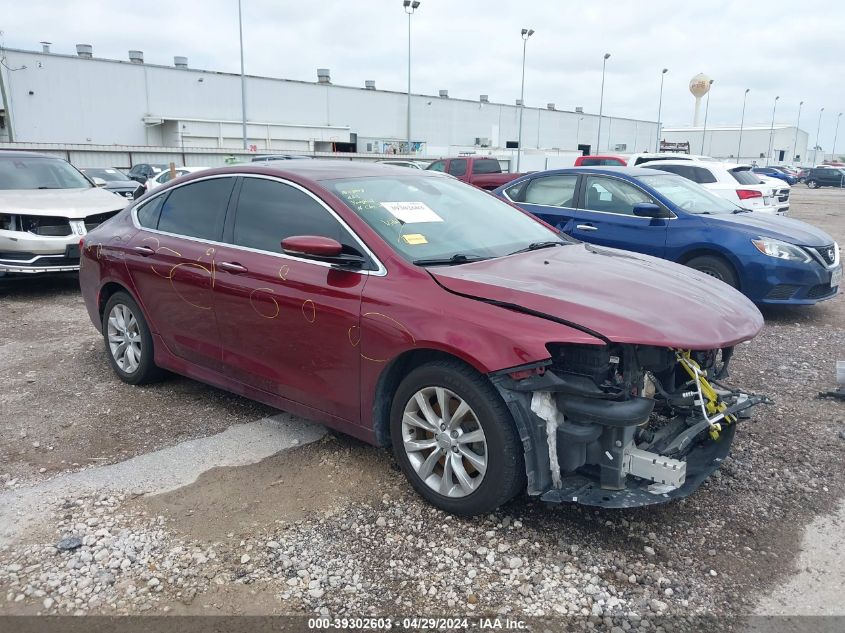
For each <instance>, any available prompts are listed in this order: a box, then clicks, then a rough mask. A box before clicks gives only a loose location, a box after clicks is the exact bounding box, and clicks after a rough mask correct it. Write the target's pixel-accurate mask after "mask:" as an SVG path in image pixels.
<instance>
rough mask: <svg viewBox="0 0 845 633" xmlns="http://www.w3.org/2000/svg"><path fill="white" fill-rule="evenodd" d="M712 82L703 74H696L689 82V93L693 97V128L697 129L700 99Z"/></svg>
mask: <svg viewBox="0 0 845 633" xmlns="http://www.w3.org/2000/svg"><path fill="white" fill-rule="evenodd" d="M711 83H712V80H711V79H710V77H708V76H707V75H705V74H704V73H698V74H697V75H696V76H695V77H693V78H692V79H690V81H689V91H690V92H691V93H692V94H693V96H694V97H695V114H694V115H693V117H692V125H693V127H698V115H699V112H700V110H701V98H702V97H703V96H704V95H706V94H707V92H708V91H709V90H710V84H711Z"/></svg>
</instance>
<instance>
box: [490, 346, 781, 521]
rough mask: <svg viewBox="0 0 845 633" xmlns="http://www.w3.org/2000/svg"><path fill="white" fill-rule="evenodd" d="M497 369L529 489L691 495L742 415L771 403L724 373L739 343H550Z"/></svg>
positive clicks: (557, 497)
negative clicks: (535, 356)
mask: <svg viewBox="0 0 845 633" xmlns="http://www.w3.org/2000/svg"><path fill="white" fill-rule="evenodd" d="M548 349H549V352H550V353H551V359H550V360H548V361H545V362H543V363H538V364H534V365H528V366H524V367H517V368H513V369H509V370H506V371H503V372H497V373H495V374H493V375H491V379H492V381H493V383H494V384H495V385H496V387H497V389H498V390H499V392H500V393H501V394H502V397H503V398H504V400H505V402H506V403H507V405H508V407H509V409H510V411H511V413H512V414H513V416H514V419H515V421H516V423H517V426H518V428H519V432H520V436H521V439H522V442H523V448H524V451H525V461H526V472H527V476H528V492H529V494H532V495H540V497H541V498H542V499H543V500H544V501H550V502H575V503H581V504H585V505H594V506H604V507H613V508H627V507H634V506H641V505H649V504H655V503H662V502H665V501H669V500H671V499H678V498H681V497H686V496H687V495H689V494H691V493H692V492H693V491H694V490H695V489H696V488H698V487H699V486H700V485H701V483H702V482H703V481H704V479H706V478H707V476H708V475H710V473H712V472H713V471H714V470H716V469H717V468H718V467H719V466H720V465H721V462H722V460H723V459H724V458H725V457H726V456H727V455H728V452H729V450H730V445H731V442H732V441H733V437H734V433H735V430H736V423H737V422H738V420H739V419H740V418H742V417H748V414H749V409H750V408H751V407H753V406H755V405H757V404H761V403H770V400H769V399H768V398H767V397H766V396H757V395H751V394H747V393H744V392H741V391H738V390H732V389H728V388H726V387H724V386H723V385H722V384H720V383H719V382H718V380H719V379H720V378H723V377H725V376H727V370H728V364H729V362H730V358H731V355H732V353H733V349H732V348H725V349H722V350H711V351H694V352H690V351H687V350H680V349H669V348H660V347H652V346H645V345H627V344H612V343H611V344H608V345H604V346H595V345H567V344H550V345H548Z"/></svg>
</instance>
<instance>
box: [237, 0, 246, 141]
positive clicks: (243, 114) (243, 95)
mask: <svg viewBox="0 0 845 633" xmlns="http://www.w3.org/2000/svg"><path fill="white" fill-rule="evenodd" d="M238 34H239V36H240V40H241V131H242V133H243V138H244V149H247V140H246V77H245V75H244V22H243V17H242V13H241V0H238Z"/></svg>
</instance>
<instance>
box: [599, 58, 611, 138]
mask: <svg viewBox="0 0 845 633" xmlns="http://www.w3.org/2000/svg"><path fill="white" fill-rule="evenodd" d="M609 58H610V53H605V54H604V59H603V60H602V63H601V94H600V96H599V131H598V134H597V135H596V154H600V153H601V114H602V111H603V110H604V71H605V69H606V68H607V60H608V59H609Z"/></svg>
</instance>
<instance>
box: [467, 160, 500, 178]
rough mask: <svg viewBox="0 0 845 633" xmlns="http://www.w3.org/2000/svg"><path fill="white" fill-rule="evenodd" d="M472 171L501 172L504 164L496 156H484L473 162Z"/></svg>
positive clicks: (484, 172)
mask: <svg viewBox="0 0 845 633" xmlns="http://www.w3.org/2000/svg"><path fill="white" fill-rule="evenodd" d="M472 171H473V173H475V174H501V173H502V166H501V165H500V164H499V161H497V160H496V159H495V158H482V159H479V160H477V161H475V163H473V165H472Z"/></svg>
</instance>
